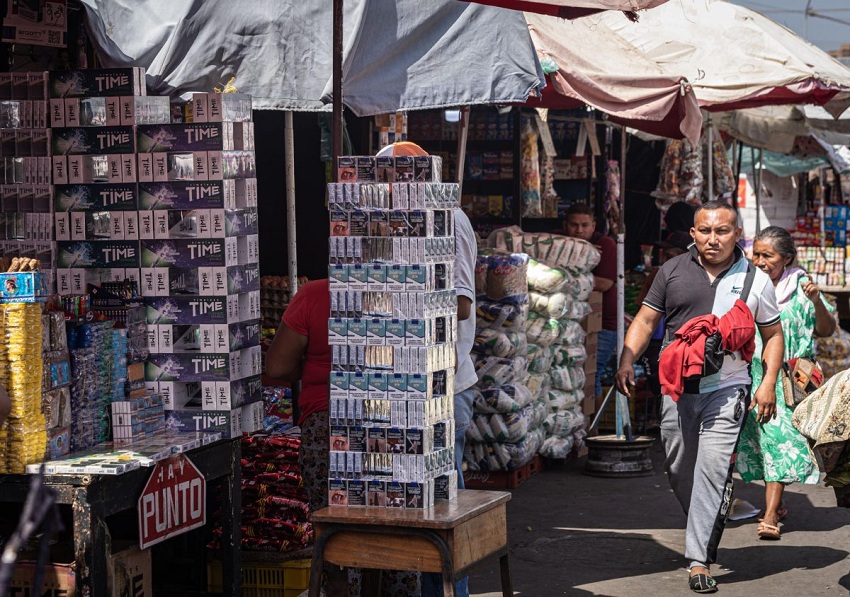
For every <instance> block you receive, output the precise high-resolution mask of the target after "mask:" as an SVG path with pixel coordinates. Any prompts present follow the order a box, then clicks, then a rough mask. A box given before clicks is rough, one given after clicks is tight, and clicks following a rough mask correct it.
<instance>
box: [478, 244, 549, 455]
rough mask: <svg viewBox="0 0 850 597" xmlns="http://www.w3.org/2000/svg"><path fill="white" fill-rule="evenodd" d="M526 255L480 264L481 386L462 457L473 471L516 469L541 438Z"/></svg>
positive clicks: (496, 257)
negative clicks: (531, 378)
mask: <svg viewBox="0 0 850 597" xmlns="http://www.w3.org/2000/svg"><path fill="white" fill-rule="evenodd" d="M527 267H528V256H527V255H523V254H519V253H514V254H505V255H501V254H493V255H480V256H479V257H478V262H477V266H476V295H477V300H476V324H477V329H476V337H475V342H474V344H473V347H472V352H473V358H474V360H475V368H476V372H477V374H478V384H476V386H475V397H474V399H473V411H474V412H473V417H472V423H471V425H470V426H469V428H468V429H467V432H466V449H465V450H464V459H465V460H466V463H467V468H468V469H470V470H474V471H480V470H484V471H491V470H513V469H516V468H519V467H520V466H522V465H524V464H525V463H527V462H528V461H529V460H531V459H532V458H533V457H534V454H535V453H536V452H537V450H538V448H539V447H540V444H541V442H542V439H543V435H542V433H541V432H539V431H538V432H535V431H534V429H535V428H539V427H540V424H541V422H542V421H541V420H539V419H540V417H539V416H537V417H536V416H535V408H534V405H533V402H534V399H535V398H536V397H537V396H538V395H539V394H540V389H539V387H538V386H537V385H535V386H534V387H535V388H537V392H536V393H533V392H532V390H530V389H529V386H528V383H527V381H526V378H527V368H528V354H527V353H528V345H527V342H526V334H525V323H526V320H527V317H528V288H527V285H526V275H527Z"/></svg>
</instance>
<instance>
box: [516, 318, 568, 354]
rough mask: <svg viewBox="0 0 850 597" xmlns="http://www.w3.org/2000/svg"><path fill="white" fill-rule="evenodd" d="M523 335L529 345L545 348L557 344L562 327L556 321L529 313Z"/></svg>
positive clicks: (562, 332) (562, 330)
mask: <svg viewBox="0 0 850 597" xmlns="http://www.w3.org/2000/svg"><path fill="white" fill-rule="evenodd" d="M525 334H526V337H527V338H528V343H529V344H536V345H537V346H540V347H541V348H545V347H547V346H551V345H552V344H555V343H556V342H559V340H560V338H561V337H562V336H563V334H564V327H563V326H562V325H561V322H560V321H558V320H557V319H551V318H549V317H543V316H541V315H538V314H537V313H529V314H528V319H527V320H526V323H525Z"/></svg>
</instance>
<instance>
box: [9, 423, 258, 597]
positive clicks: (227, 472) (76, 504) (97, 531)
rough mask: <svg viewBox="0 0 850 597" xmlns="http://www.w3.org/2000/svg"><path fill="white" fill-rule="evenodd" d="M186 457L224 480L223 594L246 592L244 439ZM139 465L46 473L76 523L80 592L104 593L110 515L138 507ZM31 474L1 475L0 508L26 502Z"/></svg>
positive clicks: (145, 471)
mask: <svg viewBox="0 0 850 597" xmlns="http://www.w3.org/2000/svg"><path fill="white" fill-rule="evenodd" d="M186 455H187V456H188V457H189V458H190V459H191V460H192V462H193V463H194V465H195V466H196V467H197V468H198V470H199V471H200V472H201V474H202V475H204V478H206V480H207V481H212V480H216V479H219V480H221V500H222V502H221V522H222V537H221V544H222V550H221V552H222V553H221V560H222V580H223V585H224V595H229V596H232V597H235V596H238V595H241V594H242V575H241V574H240V573H239V572H240V571H241V570H242V559H241V558H242V552H241V549H240V546H241V544H242V527H241V512H242V492H241V489H240V488H241V479H242V469H241V465H240V462H241V455H242V444H241V438H236V439H227V440H221V441H219V442H216V443H213V444H209V445H207V446H203V447H200V448H196V449H194V450H189V451H188V452H186ZM151 470H152V469H150V468H140V469H137V470H134V471H130V472H128V473H124V474H121V475H48V476H46V477H45V483H46V484H47V485H48V486H49V487H50V488H51V489H53V491H54V492H55V493H56V503H57V504H60V505H69V506H71V510H72V513H73V522H74V552H75V560H76V583H77V587H76V591H77V595H90V596H91V597H101V596H103V597H106V596H107V595H110V594H111V593H110V592H109V591H108V590H107V562H108V559H109V556H110V553H109V541H108V528H107V524H106V518H107V517H109V516H112V515H114V514H117V513H119V512H124V511H127V510H134V509H136V507H137V505H138V500H139V496H140V495H141V494H142V490H143V489H144V487H145V484H146V483H147V482H148V479H149V478H150V475H151ZM29 484H30V476H29V475H11V474H9V475H0V508H2V507H3V503H4V502H17V503H24V501H25V500H26V498H27V493H28V492H29Z"/></svg>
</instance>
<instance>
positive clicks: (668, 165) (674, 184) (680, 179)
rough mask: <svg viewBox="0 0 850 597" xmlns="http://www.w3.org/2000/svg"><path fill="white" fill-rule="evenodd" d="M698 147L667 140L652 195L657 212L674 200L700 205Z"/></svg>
mask: <svg viewBox="0 0 850 597" xmlns="http://www.w3.org/2000/svg"><path fill="white" fill-rule="evenodd" d="M702 187H703V171H702V146H701V145H700V144H697V145H696V146H694V145H693V144H691V142H690V141H688V140H687V139H683V140H675V139H674V140H670V141H668V142H667V151H666V152H665V153H664V157H663V158H662V160H661V177H660V178H659V180H658V186H657V187H656V189H655V190H654V191H653V192H652V196H653V197H655V198H656V202H655V203H656V205H657V206H658V209H660V210H662V211H664V210H666V208H668V207H669V206H670V205H672V204H673V203H676V202H677V201H687V202H688V203H690V204H692V205H700V204H701V203H702V190H703V189H702Z"/></svg>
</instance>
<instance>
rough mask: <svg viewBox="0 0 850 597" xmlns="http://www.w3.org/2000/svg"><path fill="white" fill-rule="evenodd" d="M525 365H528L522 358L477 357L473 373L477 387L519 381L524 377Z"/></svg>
mask: <svg viewBox="0 0 850 597" xmlns="http://www.w3.org/2000/svg"><path fill="white" fill-rule="evenodd" d="M527 365H528V363H527V361H526V360H525V358H523V357H516V358H513V359H503V358H500V357H493V356H484V357H482V356H480V355H477V358H476V359H475V373H476V374H477V375H478V384H479V387H484V386H488V385H494V386H501V385H504V384H508V383H512V382H514V381H518V380H521V379H522V378H524V377H525V374H526V369H527Z"/></svg>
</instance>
